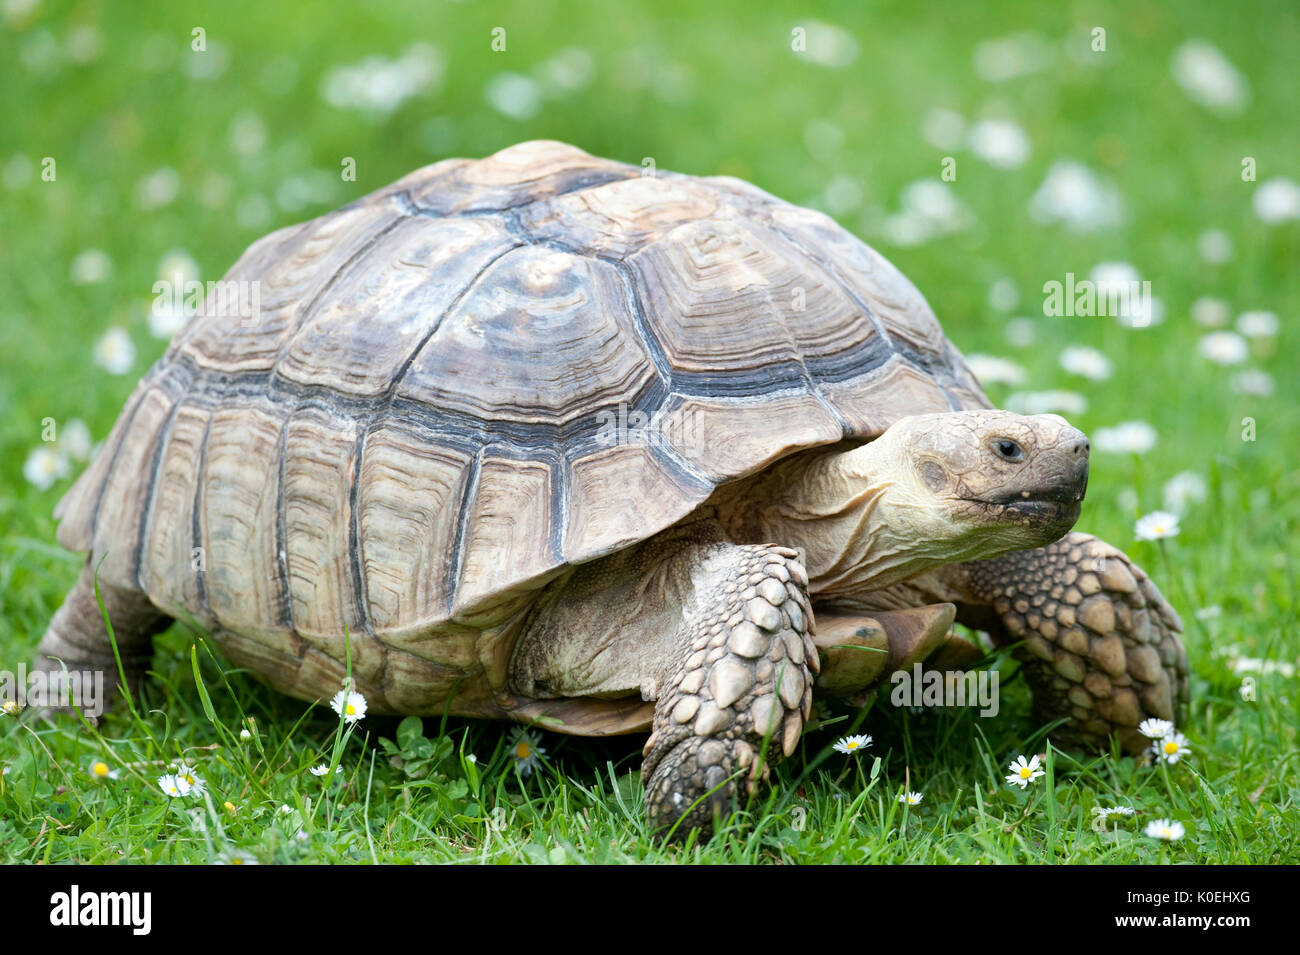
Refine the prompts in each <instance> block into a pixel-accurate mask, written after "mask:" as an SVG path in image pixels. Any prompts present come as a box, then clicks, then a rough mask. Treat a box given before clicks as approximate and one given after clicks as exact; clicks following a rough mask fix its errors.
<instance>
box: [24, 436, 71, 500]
mask: <svg viewBox="0 0 1300 955" xmlns="http://www.w3.org/2000/svg"><path fill="white" fill-rule="evenodd" d="M67 476H68V459H67V458H65V457H64V456H63V455H61V454H59V452H58V451H56V450H55V449H54V448H52V447H50V446H48V445H42V446H41V447H38V448H33V449H32V453H31V454H29V455H27V460H26V461H25V462H24V463H23V477H25V478H26V479H27V483H28V484H32V485H34V486H35V487H37V488H39V489H40V490H42V491H48V490H49V489H50V488H51V487H53V486H54V483H55V482H56V481H60V480H62V479H63V478H65V477H67Z"/></svg>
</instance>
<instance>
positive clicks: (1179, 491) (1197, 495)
mask: <svg viewBox="0 0 1300 955" xmlns="http://www.w3.org/2000/svg"><path fill="white" fill-rule="evenodd" d="M1207 490H1208V489H1207V488H1206V485H1205V479H1204V478H1203V477H1201V476H1200V475H1199V474H1197V473H1196V472H1195V471H1180V472H1178V473H1177V474H1175V475H1174V476H1173V477H1171V478H1170V479H1169V480H1168V481H1166V482H1165V487H1164V496H1165V510H1167V511H1172V512H1173V513H1175V514H1181V513H1183V512H1185V511H1186V510H1187V508H1188V506H1189V505H1191V504H1195V503H1197V502H1198V501H1203V500H1205V495H1206V493H1207Z"/></svg>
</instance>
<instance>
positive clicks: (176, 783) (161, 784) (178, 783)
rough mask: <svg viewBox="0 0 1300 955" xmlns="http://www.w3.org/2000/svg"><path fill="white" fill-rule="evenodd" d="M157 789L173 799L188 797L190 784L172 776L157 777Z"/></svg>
mask: <svg viewBox="0 0 1300 955" xmlns="http://www.w3.org/2000/svg"><path fill="white" fill-rule="evenodd" d="M158 788H159V789H161V790H162V791H163V792H165V793H166V794H167V795H168V796H170V797H171V798H173V799H175V798H177V797H178V796H188V795H189V792H190V784H189V783H187V782H186V781H185V780H183V779H181V778H179V777H177V776H174V775H167V776H159V777H158Z"/></svg>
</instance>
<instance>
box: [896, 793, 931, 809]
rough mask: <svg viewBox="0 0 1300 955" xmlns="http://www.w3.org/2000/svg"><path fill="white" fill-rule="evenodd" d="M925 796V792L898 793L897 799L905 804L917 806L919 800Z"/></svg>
mask: <svg viewBox="0 0 1300 955" xmlns="http://www.w3.org/2000/svg"><path fill="white" fill-rule="evenodd" d="M924 798H925V793H911V792H908V793H899V794H898V801H899V802H901V803H903V805H905V806H919V805H921V800H922V799H924Z"/></svg>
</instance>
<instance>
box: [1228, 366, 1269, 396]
mask: <svg viewBox="0 0 1300 955" xmlns="http://www.w3.org/2000/svg"><path fill="white" fill-rule="evenodd" d="M1230 384H1231V387H1232V390H1233V391H1235V392H1236V393H1237V394H1239V395H1254V396H1256V397H1259V398H1267V397H1268V396H1269V395H1271V394H1272V393H1273V392H1274V390H1275V389H1276V388H1277V386H1276V385H1275V384H1274V383H1273V376H1272V375H1270V374H1269V373H1268V372H1266V371H1261V370H1260V369H1258V368H1247V369H1245V370H1244V371H1239V372H1237V373H1236V374H1235V375H1233V376H1232V381H1231V383H1230Z"/></svg>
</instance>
